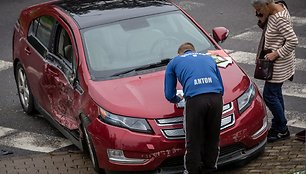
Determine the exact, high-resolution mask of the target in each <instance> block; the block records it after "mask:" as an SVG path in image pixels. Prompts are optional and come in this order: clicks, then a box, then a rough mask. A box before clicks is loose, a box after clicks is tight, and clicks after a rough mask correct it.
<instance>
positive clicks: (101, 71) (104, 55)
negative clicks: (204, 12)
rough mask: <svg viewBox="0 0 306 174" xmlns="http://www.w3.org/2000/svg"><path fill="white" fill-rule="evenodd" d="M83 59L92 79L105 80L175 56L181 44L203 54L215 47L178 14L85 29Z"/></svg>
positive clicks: (142, 18)
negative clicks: (188, 44) (86, 63)
mask: <svg viewBox="0 0 306 174" xmlns="http://www.w3.org/2000/svg"><path fill="white" fill-rule="evenodd" d="M82 36H83V38H84V42H85V44H84V45H85V52H86V59H87V62H88V65H89V70H90V72H91V74H92V76H94V77H97V78H100V77H108V76H111V75H112V74H114V73H116V72H120V71H122V70H126V69H129V68H132V67H137V66H142V65H146V64H149V63H156V62H159V61H161V60H162V59H166V58H172V57H174V56H176V55H177V49H178V47H179V45H180V44H182V43H184V42H191V43H193V44H194V45H195V47H196V49H197V51H199V52H206V51H207V50H208V49H214V45H213V44H212V43H211V42H210V40H209V39H208V38H207V37H206V35H205V34H204V33H203V32H202V31H200V30H199V29H198V28H197V27H196V26H195V25H194V23H192V22H191V21H190V20H189V19H188V18H187V17H186V16H185V15H183V14H182V13H180V12H171V13H163V14H158V15H151V16H143V17H138V18H133V19H128V20H123V21H119V22H114V23H111V24H107V25H101V26H96V27H92V28H89V29H84V30H83V31H82Z"/></svg>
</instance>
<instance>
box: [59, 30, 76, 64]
mask: <svg viewBox="0 0 306 174" xmlns="http://www.w3.org/2000/svg"><path fill="white" fill-rule="evenodd" d="M56 37H57V39H56V44H55V54H56V55H57V56H59V57H60V58H62V59H64V60H65V61H66V63H68V64H70V65H71V64H72V61H73V59H74V54H73V47H72V44H71V39H70V37H69V35H68V33H67V31H66V30H65V29H64V28H63V27H61V26H60V27H59V28H58V32H57V35H56Z"/></svg>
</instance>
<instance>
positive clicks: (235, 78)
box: [13, 0, 267, 173]
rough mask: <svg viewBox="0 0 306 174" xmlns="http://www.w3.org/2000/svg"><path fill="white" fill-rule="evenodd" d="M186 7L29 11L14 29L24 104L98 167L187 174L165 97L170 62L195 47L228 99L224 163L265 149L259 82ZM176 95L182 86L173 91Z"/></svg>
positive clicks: (223, 34)
mask: <svg viewBox="0 0 306 174" xmlns="http://www.w3.org/2000/svg"><path fill="white" fill-rule="evenodd" d="M227 36H228V30H227V29H226V28H224V27H217V28H214V29H213V31H212V36H210V35H209V34H208V33H207V32H206V31H205V30H204V29H203V28H202V27H201V26H200V25H198V24H197V23H196V22H195V21H194V20H193V19H192V18H191V16H189V15H188V14H187V13H186V12H185V11H184V10H182V9H181V8H180V7H178V6H176V5H175V4H172V3H170V2H168V1H164V0H149V1H147V0H105V1H104V0H90V1H89V0H82V1H72V0H71V1H70V0H58V1H51V2H47V3H43V4H39V5H34V6H31V7H28V8H26V9H24V10H23V11H22V12H21V14H20V17H19V19H18V21H17V22H16V24H15V27H14V36H13V63H14V74H15V79H16V84H17V88H18V94H19V98H20V103H21V105H22V107H23V109H24V111H25V112H26V113H27V114H32V113H33V112H34V111H39V112H41V113H42V114H43V115H44V116H45V117H46V118H47V119H48V120H49V121H50V122H51V123H52V124H54V126H55V127H56V128H58V129H59V130H60V131H61V132H62V133H63V134H64V135H65V136H66V137H67V138H69V139H70V140H71V141H72V142H73V143H74V144H75V145H76V146H77V147H79V148H80V149H82V150H86V149H88V152H89V154H90V158H91V161H92V163H93V166H94V168H95V169H96V170H97V171H100V172H104V171H147V172H146V173H149V171H152V172H155V173H163V172H164V173H165V172H171V171H177V172H179V171H181V169H182V165H183V156H184V152H185V142H184V138H185V137H184V135H185V134H184V130H183V109H182V108H178V107H177V106H176V105H174V104H171V103H169V102H167V100H166V99H165V97H164V93H163V89H164V86H163V82H164V73H165V68H166V65H167V63H168V62H169V61H170V60H171V58H173V57H174V56H175V55H176V52H177V48H178V46H179V45H180V44H181V43H183V42H191V43H193V44H194V45H195V47H196V49H197V50H198V51H199V52H202V53H207V54H211V55H213V57H214V58H215V59H216V62H217V63H218V66H219V69H220V73H221V76H222V78H223V83H224V88H225V93H224V106H223V116H222V124H221V127H220V129H221V142H220V146H221V152H220V157H219V160H218V164H219V165H225V164H230V163H233V162H238V161H241V160H245V159H248V158H251V157H253V156H255V155H257V154H259V153H260V152H262V151H263V150H264V148H265V144H266V136H267V114H266V109H265V105H264V102H263V100H262V97H261V96H260V94H259V91H258V89H257V86H256V85H255V84H254V83H253V82H252V81H251V80H250V78H249V77H248V76H247V75H246V73H245V72H244V71H243V70H242V69H241V68H240V67H239V66H238V65H237V64H236V62H235V61H234V60H233V59H232V58H231V57H229V56H228V55H227V54H226V52H225V51H224V50H223V49H222V48H221V47H220V46H219V45H218V43H220V42H223V41H224V40H225V39H226V38H227ZM177 88H178V90H180V89H181V86H178V87H177ZM178 166H179V167H178Z"/></svg>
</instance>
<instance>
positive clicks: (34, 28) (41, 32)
mask: <svg viewBox="0 0 306 174" xmlns="http://www.w3.org/2000/svg"><path fill="white" fill-rule="evenodd" d="M54 23H55V19H54V18H53V17H51V16H42V17H39V18H36V19H34V20H33V21H32V22H31V25H30V27H29V31H28V41H29V43H30V44H31V45H32V46H33V47H34V48H35V49H36V50H37V51H38V52H39V53H40V54H41V55H42V56H43V55H44V54H45V52H46V51H47V48H48V46H49V41H50V36H51V33H52V28H53V26H54Z"/></svg>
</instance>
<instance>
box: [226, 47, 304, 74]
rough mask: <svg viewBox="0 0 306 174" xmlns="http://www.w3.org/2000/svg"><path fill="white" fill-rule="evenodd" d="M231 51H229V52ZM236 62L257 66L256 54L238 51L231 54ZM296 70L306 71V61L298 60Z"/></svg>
mask: <svg viewBox="0 0 306 174" xmlns="http://www.w3.org/2000/svg"><path fill="white" fill-rule="evenodd" d="M228 51H229V50H228ZM229 55H230V56H231V57H232V58H233V59H234V60H235V61H236V62H238V63H244V64H249V65H255V58H256V53H250V52H244V51H236V52H231V53H230V54H229ZM295 61H296V62H295V69H296V70H299V71H306V59H299V58H296V60H295Z"/></svg>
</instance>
